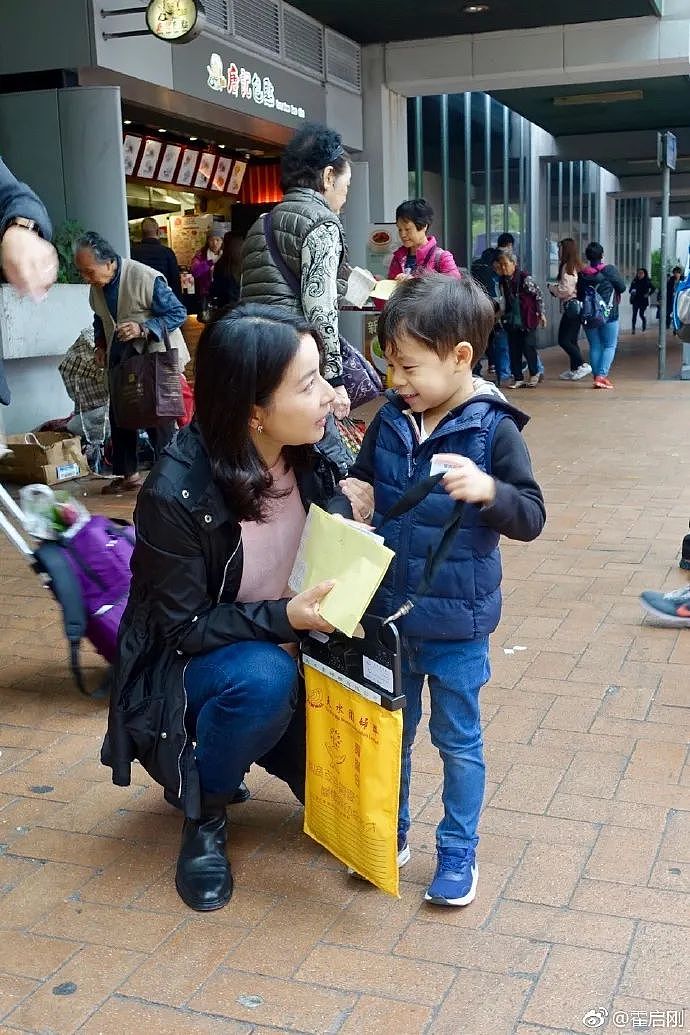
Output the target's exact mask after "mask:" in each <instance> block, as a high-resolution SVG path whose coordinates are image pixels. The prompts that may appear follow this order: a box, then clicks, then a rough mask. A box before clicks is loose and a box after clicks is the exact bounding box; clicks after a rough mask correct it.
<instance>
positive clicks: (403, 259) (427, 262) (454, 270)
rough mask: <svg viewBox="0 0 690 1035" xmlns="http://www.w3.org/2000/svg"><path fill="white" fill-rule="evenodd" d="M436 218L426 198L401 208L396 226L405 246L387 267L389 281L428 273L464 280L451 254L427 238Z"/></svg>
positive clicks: (403, 204) (416, 199)
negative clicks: (442, 274)
mask: <svg viewBox="0 0 690 1035" xmlns="http://www.w3.org/2000/svg"><path fill="white" fill-rule="evenodd" d="M433 218H434V210H433V208H432V207H431V205H430V204H429V203H428V202H426V201H424V199H423V198H413V199H411V200H410V201H403V203H402V205H398V207H397V209H396V210H395V223H396V226H397V227H398V234H399V235H400V240H401V242H402V246H401V247H400V248H398V250H397V251H396V252H394V254H393V258H392V260H391V264H390V266H389V267H388V279H389V280H407V278H408V277H418V276H420V275H421V274H422V273H428V272H432V273H445V274H446V275H447V276H449V277H457V278H458V279H460V278H461V277H462V274H461V273H460V270H459V269H458V267H457V266H456V265H455V259H454V258H453V255H452V253H451V252H448V251H444V249H443V248H439V247H438V245H437V244H436V238H435V237H434V236H433V235H432V236H431V237H429V236H428V232H429V228H430V227H431V221H432V219H433Z"/></svg>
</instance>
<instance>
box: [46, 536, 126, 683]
mask: <svg viewBox="0 0 690 1035" xmlns="http://www.w3.org/2000/svg"><path fill="white" fill-rule="evenodd" d="M133 550H134V528H133V526H132V525H130V524H128V523H127V522H119V521H116V520H114V519H113V518H107V517H101V516H99V515H96V516H94V517H91V518H89V520H88V521H87V522H86V524H84V525H82V526H81V527H80V528H79V529H78V530H77V532H76V533H75V534H74V535H73V536H70V535H69V534H67V535H63V536H62V537H61V538H60V539H59V540H57V541H46V542H43V543H41V545H40V546H39V547H38V548H37V549H36V550H35V551H34V554H33V567H34V569H35V570H36V571H37V572H38V573H39V574H42V575H47V576H48V578H49V580H50V589H51V591H52V593H53V596H54V597H55V599H56V600H57V602H58V604H60V607H61V608H62V617H63V622H64V628H65V635H66V636H67V639H68V640H69V644H70V665H71V668H72V674H73V675H74V679H75V682H76V684H77V686H78V687H79V689H80V690H81V692H82V693H86V692H87V691H86V689H85V687H84V681H83V678H82V673H81V669H80V667H79V646H80V643H81V640H82V638H83V637H84V636H86V637H87V639H88V640H89V641H90V642H91V643H92V644H93V646H94V647H95V648H96V650H97V651H98V653H99V654H100V655H101V656H102V657H104V658H105V660H106V661H108V662H113V661H114V660H115V656H116V653H117V634H118V630H119V627H120V620H121V618H122V615H123V612H124V610H125V606H126V604H127V598H128V595H129V585H130V581H131V578H132V576H131V572H130V567H129V565H130V561H131V558H132V552H133Z"/></svg>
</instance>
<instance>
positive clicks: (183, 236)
mask: <svg viewBox="0 0 690 1035" xmlns="http://www.w3.org/2000/svg"><path fill="white" fill-rule="evenodd" d="M212 225H213V216H211V215H205V216H179V215H174V216H169V217H168V243H169V244H170V247H171V248H172V250H173V251H174V252H175V255H176V256H177V261H178V262H179V264H180V266H189V265H190V264H191V261H192V258H193V257H194V253H195V252H198V251H199V249H200V248H203V246H204V243H205V241H206V234H207V233H208V231H209V230H210V229H211V226H212Z"/></svg>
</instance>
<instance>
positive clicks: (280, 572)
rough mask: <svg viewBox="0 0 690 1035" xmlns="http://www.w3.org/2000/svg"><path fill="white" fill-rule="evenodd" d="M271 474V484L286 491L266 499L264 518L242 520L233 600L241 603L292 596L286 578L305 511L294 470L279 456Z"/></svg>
mask: <svg viewBox="0 0 690 1035" xmlns="http://www.w3.org/2000/svg"><path fill="white" fill-rule="evenodd" d="M271 474H272V475H273V485H274V488H276V489H278V490H279V491H287V492H288V495H286V496H280V497H279V498H278V499H274V500H270V501H269V504H268V520H267V521H264V522H262V523H259V522H257V521H243V522H242V551H243V554H244V563H243V566H242V581H241V582H240V588H239V591H238V593H237V600H238V601H239V602H240V603H244V604H249V603H255V602H256V601H259V600H281V599H282V598H283V597H290V596H292V593H291V592H290V590H289V589H288V584H287V582H288V578H289V577H290V572H291V571H292V566H293V564H294V563H295V557H296V556H297V548H298V546H299V541H300V539H301V537H302V532H303V531H304V523H305V521H306V520H307V515H306V514H305V512H304V507H303V505H302V499H301V497H300V494H299V489H298V488H297V479H296V478H295V472H294V471H293V470H292V469H290V470H288V471H286V470H285V462H284V460H283V459H282V457H281V459H280V460H279V461H278V463H277V464H276V465H275V467H272V468H271Z"/></svg>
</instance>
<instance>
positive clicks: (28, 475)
mask: <svg viewBox="0 0 690 1035" xmlns="http://www.w3.org/2000/svg"><path fill="white" fill-rule="evenodd" d="M7 445H8V447H9V448H10V449H11V450H12V452H11V453H8V454H7V455H6V456H5V457H3V459H2V460H0V481H7V482H15V483H16V484H18V485H31V484H33V483H35V482H38V483H40V484H42V485H57V484H59V483H60V482H66V481H70V480H71V479H72V478H83V477H84V475H87V474H89V467H88V464H87V463H86V459H85V457H84V455H83V453H82V451H81V440H80V439H79V437H78V436H72V435H69V434H67V432H64V431H35V432H34V431H30V432H28V433H27V434H26V435H9V436H8V438H7Z"/></svg>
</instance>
